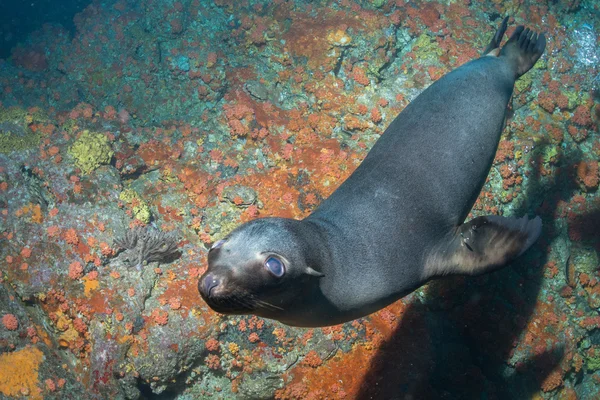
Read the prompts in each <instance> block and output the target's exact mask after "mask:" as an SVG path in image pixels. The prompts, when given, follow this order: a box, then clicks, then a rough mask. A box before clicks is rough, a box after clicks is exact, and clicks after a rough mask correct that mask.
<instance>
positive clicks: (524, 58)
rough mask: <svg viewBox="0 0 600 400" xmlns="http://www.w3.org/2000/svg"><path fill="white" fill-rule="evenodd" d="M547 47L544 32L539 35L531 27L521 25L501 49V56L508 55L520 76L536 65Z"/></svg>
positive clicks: (516, 74)
mask: <svg viewBox="0 0 600 400" xmlns="http://www.w3.org/2000/svg"><path fill="white" fill-rule="evenodd" d="M545 48H546V37H545V36H544V34H543V33H540V34H539V35H537V34H536V33H535V32H533V31H531V30H529V28H524V27H523V26H522V25H519V26H517V28H516V29H515V31H514V32H513V34H512V35H511V37H510V39H508V42H506V44H505V45H504V47H502V50H500V55H499V57H506V58H507V59H508V60H509V62H510V63H511V64H512V66H513V68H514V69H515V76H516V77H517V78H518V77H520V76H521V75H523V74H524V73H526V72H527V71H529V70H530V69H531V68H532V67H533V66H534V65H535V63H536V62H537V60H539V58H540V57H541V55H542V53H544V49H545Z"/></svg>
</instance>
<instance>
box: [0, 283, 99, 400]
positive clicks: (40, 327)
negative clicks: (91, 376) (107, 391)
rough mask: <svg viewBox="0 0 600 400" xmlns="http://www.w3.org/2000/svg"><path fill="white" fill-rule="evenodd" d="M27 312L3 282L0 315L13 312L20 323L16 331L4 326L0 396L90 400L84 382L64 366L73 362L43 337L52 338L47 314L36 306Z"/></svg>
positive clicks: (0, 339)
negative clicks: (48, 336) (46, 318)
mask: <svg viewBox="0 0 600 400" xmlns="http://www.w3.org/2000/svg"><path fill="white" fill-rule="evenodd" d="M30 309H31V311H30V312H29V313H28V311H27V310H26V309H25V307H24V305H23V303H22V302H21V300H20V299H19V297H18V296H17V294H16V293H15V292H14V291H13V290H12V289H11V288H10V287H9V286H8V285H5V284H3V283H0V313H5V312H10V314H6V315H12V316H13V317H14V318H15V319H17V320H18V321H19V325H18V326H17V328H16V329H13V330H8V329H5V328H3V326H2V325H0V397H1V398H21V396H22V395H23V394H24V393H29V395H30V396H32V397H31V398H44V399H50V400H53V399H82V400H85V399H89V398H90V396H89V394H88V392H87V391H86V390H85V389H84V388H83V386H82V385H81V383H80V382H79V381H78V380H77V379H76V378H75V376H73V375H71V373H70V372H69V370H67V369H65V368H62V365H64V364H66V363H68V362H69V361H70V360H67V358H63V357H62V352H60V351H57V348H53V347H52V346H51V345H49V343H51V342H50V341H45V340H42V337H47V335H52V333H53V332H50V331H47V330H46V328H45V326H46V324H47V321H46V320H45V317H44V313H43V312H42V311H41V309H40V308H39V306H38V305H37V304H36V305H33V306H32V307H30Z"/></svg>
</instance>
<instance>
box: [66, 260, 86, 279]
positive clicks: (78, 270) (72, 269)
mask: <svg viewBox="0 0 600 400" xmlns="http://www.w3.org/2000/svg"><path fill="white" fill-rule="evenodd" d="M82 276H83V266H82V265H81V263H80V262H79V261H73V262H72V263H71V264H69V278H71V279H79V278H81V277H82Z"/></svg>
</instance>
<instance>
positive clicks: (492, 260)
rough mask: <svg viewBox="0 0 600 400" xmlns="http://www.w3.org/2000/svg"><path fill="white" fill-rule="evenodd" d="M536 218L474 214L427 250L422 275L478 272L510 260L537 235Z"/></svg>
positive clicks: (523, 249)
mask: <svg viewBox="0 0 600 400" xmlns="http://www.w3.org/2000/svg"><path fill="white" fill-rule="evenodd" d="M541 231H542V220H541V219H540V217H535V218H533V219H528V218H527V217H522V218H506V217H500V216H497V215H488V216H486V217H477V218H475V219H472V220H471V221H469V222H467V223H465V224H463V225H461V226H459V227H458V228H457V230H456V232H455V233H454V235H452V236H450V237H447V238H446V239H444V240H443V241H442V242H441V243H439V244H438V245H437V246H435V247H434V249H433V250H432V251H431V252H430V253H429V256H428V257H427V261H426V263H425V269H424V271H423V273H424V278H425V279H429V278H432V277H435V276H442V275H454V274H459V275H481V274H483V273H485V272H489V271H492V270H494V269H497V268H499V267H501V266H503V265H505V264H506V263H508V262H510V261H512V260H514V259H515V258H516V257H518V256H520V255H521V254H523V253H524V252H525V250H527V249H528V248H529V247H530V246H531V245H532V244H533V243H534V242H535V241H536V240H537V238H538V237H539V236H540V233H541Z"/></svg>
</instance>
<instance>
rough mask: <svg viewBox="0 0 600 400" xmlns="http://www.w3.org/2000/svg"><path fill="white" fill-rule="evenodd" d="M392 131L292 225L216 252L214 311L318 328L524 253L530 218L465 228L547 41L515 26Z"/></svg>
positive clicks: (272, 221)
mask: <svg viewBox="0 0 600 400" xmlns="http://www.w3.org/2000/svg"><path fill="white" fill-rule="evenodd" d="M506 24H507V19H504V20H503V21H502V24H501V26H500V28H499V29H498V31H497V32H496V34H495V35H494V38H493V39H492V41H491V43H490V45H489V46H488V48H487V49H486V51H485V54H484V56H482V57H481V58H478V59H476V60H473V61H471V62H469V63H467V64H465V65H463V66H461V67H459V68H457V69H455V70H454V71H452V72H450V73H448V74H446V75H445V76H444V77H442V78H441V79H440V80H438V81H437V82H435V83H433V84H432V85H431V86H430V87H429V88H427V89H426V90H425V91H423V93H421V94H420V95H419V96H418V97H417V98H416V99H415V100H414V101H413V102H411V103H410V104H409V105H408V106H407V107H406V108H405V109H404V110H403V111H402V112H401V113H400V114H399V115H398V116H397V117H396V119H395V120H394V121H393V122H392V123H391V125H390V126H389V127H388V128H387V129H386V131H385V132H384V133H383V135H382V136H381V137H380V138H379V140H378V141H377V142H376V143H375V144H374V145H373V148H372V149H371V151H370V152H369V154H368V155H367V157H366V158H365V160H364V161H363V162H362V163H361V164H360V165H359V166H358V168H357V169H356V170H355V171H354V173H353V174H352V175H351V176H350V177H349V178H348V179H347V180H346V181H345V182H343V183H342V185H341V186H340V187H339V188H338V189H337V190H336V191H335V192H334V193H333V194H332V195H331V196H330V197H329V198H328V199H327V200H325V201H324V202H323V203H322V204H321V205H320V206H319V207H318V208H317V209H316V210H315V211H314V212H313V213H312V214H311V215H309V216H308V217H307V218H305V219H303V220H301V221H299V220H292V219H284V218H263V219H257V220H254V221H251V222H248V223H246V224H244V225H241V226H240V227H238V228H237V229H235V230H234V231H233V232H231V233H230V234H229V235H227V237H225V238H224V239H222V240H219V241H218V242H216V243H215V244H214V245H213V246H212V248H211V249H210V251H209V253H208V270H207V271H206V273H205V274H204V275H203V276H202V277H201V279H200V281H199V282H198V289H199V291H200V294H201V296H202V298H203V299H204V300H205V301H206V302H207V303H208V305H209V306H210V307H211V308H212V309H214V310H215V311H217V312H220V313H224V314H255V315H258V316H261V317H265V318H271V319H275V320H278V321H281V322H283V323H285V324H288V325H295V326H304V327H317V326H327V325H334V324H339V323H342V322H345V321H349V320H352V319H355V318H359V317H362V316H365V315H367V314H370V313H372V312H374V311H377V310H379V309H381V308H382V307H385V306H387V305H388V304H390V303H392V302H394V301H396V300H398V299H400V298H401V297H403V296H405V295H407V294H408V293H410V292H412V291H413V290H415V289H416V288H418V287H419V286H421V285H423V284H424V283H426V282H427V281H428V280H430V279H432V278H435V277H439V276H443V275H450V274H464V275H479V274H482V273H485V272H489V271H492V270H495V269H497V268H499V267H502V266H503V265H505V264H506V263H508V262H510V261H511V260H513V259H514V258H515V257H518V256H519V255H521V254H522V253H523V252H524V251H525V250H527V249H528V248H529V247H530V246H531V245H532V244H533V243H534V242H535V241H536V240H537V238H538V236H539V235H540V232H541V220H540V218H539V217H536V218H534V219H532V220H529V219H528V218H527V217H523V218H506V217H500V216H486V217H478V218H475V219H473V220H471V221H469V222H466V223H463V222H464V220H465V218H466V217H467V215H468V213H469V211H470V210H471V207H472V206H473V203H474V202H475V200H476V199H477V196H478V195H479V193H480V191H481V188H482V186H483V184H484V183H485V179H486V177H487V175H488V172H489V170H490V168H491V165H492V161H493V159H494V155H495V153H496V149H497V147H498V142H499V140H500V135H501V133H502V129H503V126H504V119H505V114H506V108H507V104H508V102H509V100H510V97H511V95H512V91H513V86H514V84H515V81H516V79H518V78H519V77H520V76H521V75H523V74H524V73H526V72H527V71H528V70H529V69H531V67H533V65H534V64H535V63H536V61H537V60H538V59H539V58H540V56H541V55H542V53H543V52H544V48H545V46H546V39H545V37H544V35H543V34H540V35H537V34H536V33H534V32H532V31H530V30H529V29H525V28H523V26H519V27H517V28H516V30H515V31H514V33H513V34H512V36H511V37H510V39H509V40H508V41H507V43H506V44H505V45H504V47H502V49H501V50H499V46H500V42H501V40H502V37H503V35H504V33H505V30H506Z"/></svg>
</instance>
